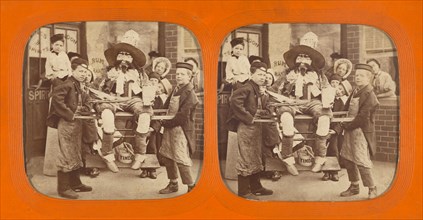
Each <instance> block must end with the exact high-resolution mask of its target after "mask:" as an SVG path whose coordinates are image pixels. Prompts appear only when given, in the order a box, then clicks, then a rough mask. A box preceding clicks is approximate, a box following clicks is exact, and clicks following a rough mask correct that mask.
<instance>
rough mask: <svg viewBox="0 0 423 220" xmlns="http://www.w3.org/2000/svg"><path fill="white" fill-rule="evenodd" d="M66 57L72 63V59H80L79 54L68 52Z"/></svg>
mask: <svg viewBox="0 0 423 220" xmlns="http://www.w3.org/2000/svg"><path fill="white" fill-rule="evenodd" d="M68 57H69V60H70V61H71V62H72V60H73V59H76V58H80V57H81V55H80V54H79V53H75V52H69V53H68Z"/></svg>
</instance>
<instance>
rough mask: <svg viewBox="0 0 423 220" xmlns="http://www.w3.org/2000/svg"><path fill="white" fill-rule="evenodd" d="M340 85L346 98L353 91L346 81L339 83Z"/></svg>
mask: <svg viewBox="0 0 423 220" xmlns="http://www.w3.org/2000/svg"><path fill="white" fill-rule="evenodd" d="M341 85H342V86H343V87H344V89H345V92H346V93H347V96H349V95H350V94H351V93H352V91H353V89H352V86H351V83H350V82H348V80H344V81H342V82H341Z"/></svg>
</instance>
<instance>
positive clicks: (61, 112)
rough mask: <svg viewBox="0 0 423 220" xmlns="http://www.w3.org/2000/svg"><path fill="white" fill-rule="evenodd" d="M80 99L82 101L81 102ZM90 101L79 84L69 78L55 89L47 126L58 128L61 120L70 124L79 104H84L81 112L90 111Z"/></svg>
mask: <svg viewBox="0 0 423 220" xmlns="http://www.w3.org/2000/svg"><path fill="white" fill-rule="evenodd" d="M79 97H81V99H82V100H79ZM88 100H89V96H88V95H87V94H86V93H85V92H83V91H82V90H81V86H80V84H79V82H78V81H77V80H76V79H75V78H73V77H69V78H68V79H67V80H65V81H64V82H63V83H61V84H59V85H57V86H56V87H54V89H53V92H52V99H51V109H50V112H49V115H48V117H47V126H49V127H52V128H57V125H58V123H59V120H60V118H63V119H64V120H66V121H68V122H70V121H73V117H74V114H75V112H76V109H77V107H78V103H84V105H83V106H82V109H81V111H84V112H87V111H89V110H90V105H89V104H88Z"/></svg>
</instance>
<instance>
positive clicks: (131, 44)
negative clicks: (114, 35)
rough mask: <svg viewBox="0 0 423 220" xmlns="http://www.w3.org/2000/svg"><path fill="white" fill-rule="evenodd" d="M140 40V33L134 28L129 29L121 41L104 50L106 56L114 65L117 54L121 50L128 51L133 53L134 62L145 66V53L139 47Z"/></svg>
mask: <svg viewBox="0 0 423 220" xmlns="http://www.w3.org/2000/svg"><path fill="white" fill-rule="evenodd" d="M138 41H139V34H138V33H137V32H135V31H134V30H129V31H127V32H126V33H125V34H124V35H123V37H122V40H121V42H120V43H117V44H115V45H113V46H112V47H111V48H109V49H107V50H106V51H104V56H105V57H106V60H107V62H108V63H109V65H114V64H115V62H116V58H117V55H118V54H119V52H127V53H129V54H131V56H132V58H133V61H132V62H133V63H134V64H135V65H137V66H138V67H143V66H144V65H145V62H146V57H145V54H144V53H143V52H142V51H141V50H140V49H138V48H137V44H138Z"/></svg>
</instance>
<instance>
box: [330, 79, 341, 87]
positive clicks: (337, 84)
mask: <svg viewBox="0 0 423 220" xmlns="http://www.w3.org/2000/svg"><path fill="white" fill-rule="evenodd" d="M330 85H331V86H332V87H333V88H336V87H338V86H339V81H338V80H332V81H330Z"/></svg>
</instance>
